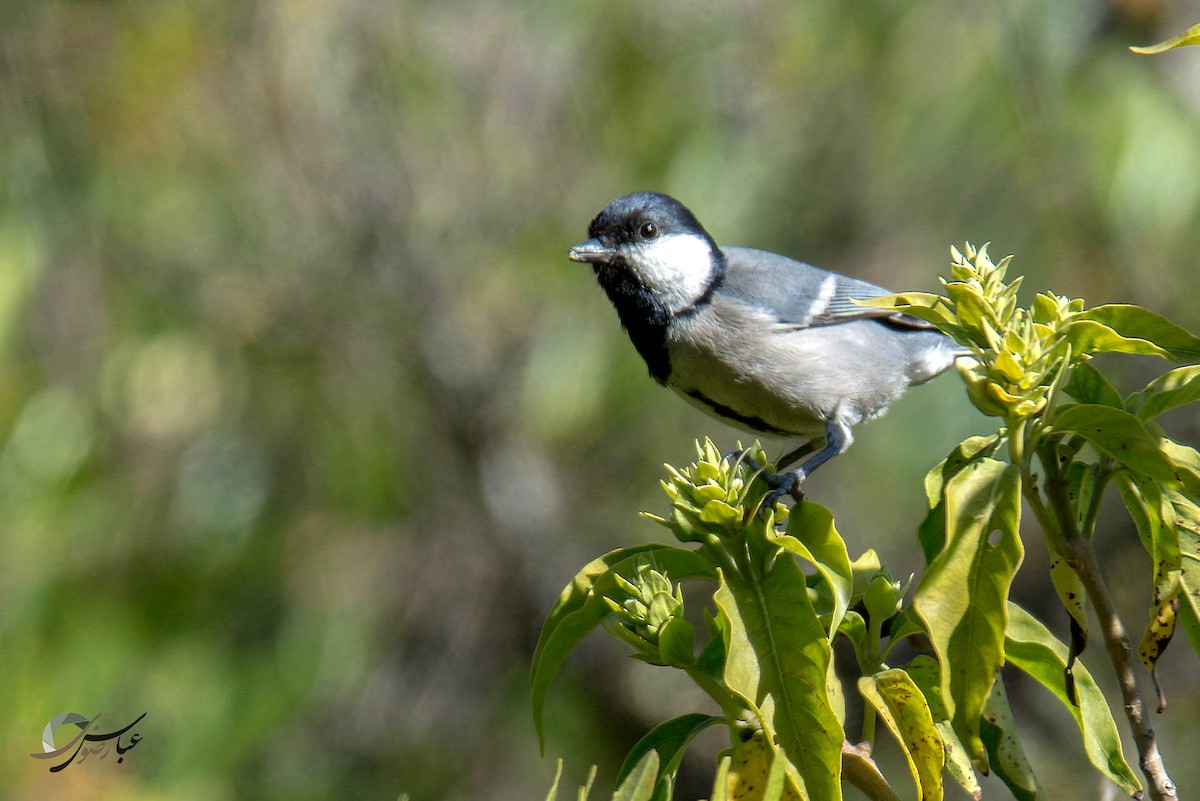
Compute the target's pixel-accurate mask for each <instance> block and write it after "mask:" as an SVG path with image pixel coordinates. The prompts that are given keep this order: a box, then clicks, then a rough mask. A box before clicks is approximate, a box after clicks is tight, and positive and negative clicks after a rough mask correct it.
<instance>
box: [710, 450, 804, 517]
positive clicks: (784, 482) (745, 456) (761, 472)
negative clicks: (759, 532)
mask: <svg viewBox="0 0 1200 801" xmlns="http://www.w3.org/2000/svg"><path fill="white" fill-rule="evenodd" d="M725 460H726V461H728V462H734V463H737V462H739V461H740V462H741V463H742V464H745V465H747V466H749V468H750V471H751V472H752V473H753V474H754V476H755V477H756V478H759V479H762V482H763V483H764V484H766V485H767V486H768V487H770V490H771V491H770V492H768V493H767V494H766V495H764V496H763V499H762V502H761V503H760V504H759V507H758V514H759V516H760V517H765V516H766V514H767V510H768V509H771V510H774V509H775V504H777V503H779V500H780V499H781V498H782V497H783V496H784V495H791V496H792V498H793V499H795V501H796V502H797V503H800V502H801V501H803V500H804V493H803V492H801V490H800V484H801V482H803V481H804V471H803V470H802V469H799V470H789V471H787V472H785V473H772V472H771V471H770V470H768V469H767V468H766V467H765V466H764V465H760V464H759V463H758V462H757V461H755V460H754V458H753V457H751V456H750V451H749V450H748V449H742V450H736V451H730V452H729V453H727V454H725Z"/></svg>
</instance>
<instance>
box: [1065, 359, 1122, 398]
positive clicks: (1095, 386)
mask: <svg viewBox="0 0 1200 801" xmlns="http://www.w3.org/2000/svg"><path fill="white" fill-rule="evenodd" d="M1063 390H1064V391H1065V392H1066V393H1067V394H1068V395H1070V396H1071V397H1072V398H1074V399H1075V400H1076V401H1078V402H1079V403H1098V404H1100V405H1101V406H1112V407H1113V408H1115V409H1124V408H1125V404H1124V403H1123V402H1122V401H1121V393H1120V392H1117V389H1116V387H1114V386H1113V385H1112V384H1111V383H1109V380H1108V379H1107V378H1106V377H1105V376H1104V373H1102V372H1100V371H1099V370H1097V369H1096V368H1095V367H1093V366H1092V363H1091V362H1080V363H1079V364H1077V365H1075V366H1074V367H1072V368H1071V377H1070V379H1069V380H1068V381H1067V384H1066V386H1065V387H1063Z"/></svg>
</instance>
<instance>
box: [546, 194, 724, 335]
mask: <svg viewBox="0 0 1200 801" xmlns="http://www.w3.org/2000/svg"><path fill="white" fill-rule="evenodd" d="M588 236H589V237H591V238H590V239H587V240H586V241H583V242H580V243H579V244H578V245H576V246H575V247H573V248H571V250H570V252H569V253H568V257H569V258H571V259H572V260H573V261H579V262H586V263H589V264H591V265H592V267H593V269H594V270H595V271H596V276H597V278H598V279H599V280H600V284H601V286H603V287H604V289H605V290H606V291H607V292H608V294H609V297H610V298H612V299H613V302H614V303H615V302H617V297H615V296H614V293H616V295H622V296H624V295H628V294H629V293H634V292H641V293H645V294H646V295H648V296H649V297H650V298H652V299H653V300H654V301H655V302H656V304H660V305H661V306H662V307H665V308H666V309H667V310H668V311H670V312H676V311H679V310H681V309H685V308H688V307H690V306H692V305H693V304H694V303H695V302H696V301H697V300H698V299H700V298H701V297H703V296H704V294H705V293H706V292H707V291H709V289H710V288H711V286H712V284H713V281H714V279H715V278H716V277H717V276H719V275H720V273H721V270H722V269H723V265H724V255H723V254H722V253H721V250H720V248H718V247H717V243H716V242H714V241H713V238H712V237H711V236H710V235H709V233H708V231H706V230H704V226H702V225H701V224H700V221H699V220H697V219H696V216H695V215H694V214H692V212H691V211H689V210H688V208H687V207H686V206H684V205H683V204H682V203H680V202H679V201H678V200H676V199H675V198H673V197H670V196H669V195H663V194H659V193H658V192H635V193H633V194H630V195H622V196H621V197H619V198H617V199H616V200H614V201H612V202H611V203H609V204H608V205H607V206H605V207H604V208H603V209H601V211H600V213H599V214H597V215H596V218H595V219H594V220H592V223H591V225H590V226H588Z"/></svg>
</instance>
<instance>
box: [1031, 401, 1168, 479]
mask: <svg viewBox="0 0 1200 801" xmlns="http://www.w3.org/2000/svg"><path fill="white" fill-rule="evenodd" d="M1051 425H1052V426H1053V429H1054V430H1055V431H1056V432H1060V433H1064V434H1079V435H1080V436H1082V437H1083V438H1085V439H1086V440H1087V441H1088V442H1090V443H1091V444H1092V445H1093V446H1094V447H1095V448H1096V450H1098V451H1101V452H1103V453H1105V454H1108V455H1109V456H1111V457H1112V458H1114V459H1116V460H1117V461H1118V462H1120V463H1121V464H1123V465H1125V466H1127V467H1129V468H1130V469H1131V470H1133V471H1134V472H1137V473H1140V474H1142V475H1144V476H1149V477H1150V478H1153V479H1156V480H1158V481H1166V482H1172V481H1175V480H1176V475H1175V468H1174V466H1173V465H1172V464H1171V460H1170V459H1169V458H1167V456H1166V454H1164V453H1163V451H1162V448H1161V447H1160V443H1159V438H1158V437H1156V436H1154V435H1153V434H1151V433H1150V432H1149V431H1147V430H1146V427H1145V426H1144V425H1142V421H1141V420H1138V419H1137V418H1136V417H1134V416H1133V415H1132V414H1130V413H1129V412H1125V411H1122V410H1120V409H1114V408H1112V407H1111V406H1101V405H1099V404H1095V403H1080V404H1077V405H1074V406H1067V407H1065V408H1063V409H1062V410H1061V411H1059V413H1058V414H1057V415H1055V416H1054V419H1053V420H1052V421H1051Z"/></svg>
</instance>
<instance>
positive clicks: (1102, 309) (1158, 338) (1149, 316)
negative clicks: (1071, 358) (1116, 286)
mask: <svg viewBox="0 0 1200 801" xmlns="http://www.w3.org/2000/svg"><path fill="white" fill-rule="evenodd" d="M1075 320H1089V321H1092V322H1096V323H1100V324H1101V325H1105V326H1108V327H1109V328H1111V329H1112V330H1113V331H1115V332H1117V333H1118V334H1119V335H1120V336H1122V337H1125V338H1128V339H1140V340H1145V341H1146V342H1151V343H1153V344H1154V345H1156V346H1157V347H1159V348H1161V349H1162V350H1164V351H1166V352H1167V354H1168V355H1169V356H1170V358H1172V359H1174V360H1175V361H1179V362H1194V361H1196V360H1198V359H1200V338H1198V337H1196V336H1195V335H1194V334H1192V333H1191V332H1189V331H1186V330H1184V329H1183V328H1180V327H1179V326H1177V325H1175V323H1173V322H1171V321H1170V320H1168V319H1167V318H1166V317H1163V316H1162V315H1161V314H1157V313H1155V312H1152V311H1150V310H1149V309H1143V308H1142V307H1141V306H1133V305H1129V304H1123V303H1113V304H1108V305H1105V306H1096V307H1094V308H1091V309H1088V310H1086V311H1083V312H1081V313H1079V314H1078V315H1077V316H1076V317H1075ZM1075 353H1077V354H1078V353H1080V351H1079V350H1076V351H1075Z"/></svg>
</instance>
